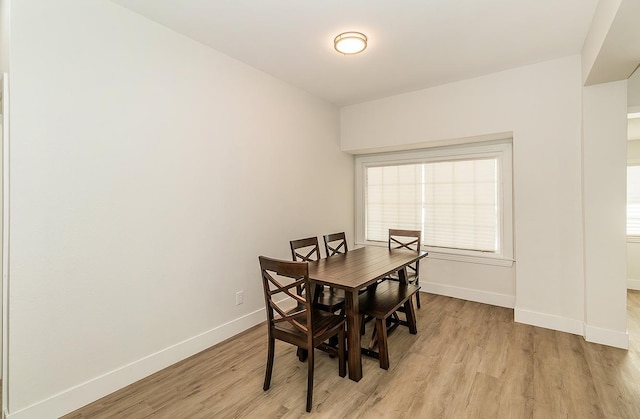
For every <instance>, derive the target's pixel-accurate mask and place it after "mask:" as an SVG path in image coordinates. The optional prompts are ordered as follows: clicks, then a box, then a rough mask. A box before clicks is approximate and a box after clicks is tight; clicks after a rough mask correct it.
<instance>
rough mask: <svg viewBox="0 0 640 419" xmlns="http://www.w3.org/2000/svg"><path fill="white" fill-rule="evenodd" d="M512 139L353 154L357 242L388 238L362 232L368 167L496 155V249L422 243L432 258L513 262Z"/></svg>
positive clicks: (372, 242)
mask: <svg viewBox="0 0 640 419" xmlns="http://www.w3.org/2000/svg"><path fill="white" fill-rule="evenodd" d="M512 156H513V152H512V140H511V139H505V140H501V141H494V142H490V143H471V144H469V143H467V144H459V145H455V146H445V147H432V148H422V149H415V150H408V151H399V152H389V153H376V154H363V155H358V156H356V157H355V165H354V166H355V182H356V185H355V194H356V197H355V201H356V202H355V210H356V211H355V213H356V226H355V227H356V228H355V230H356V244H358V245H366V246H387V242H386V241H385V242H379V241H367V240H365V237H364V232H365V221H366V220H365V200H366V196H365V192H366V191H365V177H366V170H367V168H368V167H373V166H387V165H389V166H392V165H396V164H398V165H399V164H411V163H432V162H440V161H454V160H470V159H481V158H496V159H497V161H498V167H499V169H498V202H499V204H498V205H499V207H500V216H499V220H498V224H499V227H498V229H499V242H500V251H499V252H496V253H494V252H482V251H474V250H464V249H445V248H441V247H431V246H428V245H422V248H423V250H425V251H428V252H429V257H431V258H434V259H445V260H454V261H462V262H470V263H481V264H488V265H498V266H511V265H512V264H513V262H514V246H513V163H512Z"/></svg>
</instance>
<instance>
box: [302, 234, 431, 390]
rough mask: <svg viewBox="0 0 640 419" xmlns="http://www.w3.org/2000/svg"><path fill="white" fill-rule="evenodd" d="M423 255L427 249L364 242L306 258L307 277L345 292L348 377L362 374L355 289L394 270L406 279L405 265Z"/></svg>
mask: <svg viewBox="0 0 640 419" xmlns="http://www.w3.org/2000/svg"><path fill="white" fill-rule="evenodd" d="M425 256H427V252H423V251H419V252H416V251H411V250H406V249H388V248H387V247H381V246H364V247H360V248H357V249H353V250H349V251H348V252H345V253H342V254H336V255H333V256H330V257H327V258H324V259H319V260H317V261H313V262H309V280H310V281H312V282H314V283H316V284H318V285H325V286H329V287H332V288H336V289H341V290H343V291H344V294H345V316H346V320H347V351H348V352H347V355H348V358H347V362H348V370H349V378H350V379H351V380H353V381H360V379H361V378H362V357H361V356H362V353H361V347H360V345H361V342H360V340H361V336H360V307H359V298H358V295H359V291H360V290H362V289H364V288H366V287H368V286H371V285H373V284H375V283H376V282H378V281H379V280H381V279H383V278H385V277H388V276H389V275H391V274H393V273H395V272H398V276H399V278H400V281H401V282H405V283H406V281H407V279H406V278H407V276H406V267H407V266H408V265H411V264H413V263H415V262H416V261H418V260H419V259H422V258H424V257H425Z"/></svg>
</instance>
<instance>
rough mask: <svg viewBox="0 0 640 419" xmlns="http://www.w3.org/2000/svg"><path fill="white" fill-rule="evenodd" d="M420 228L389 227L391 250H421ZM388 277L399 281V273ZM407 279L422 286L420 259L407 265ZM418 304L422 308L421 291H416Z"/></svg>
mask: <svg viewBox="0 0 640 419" xmlns="http://www.w3.org/2000/svg"><path fill="white" fill-rule="evenodd" d="M421 235H422V234H421V232H420V230H399V229H393V228H390V229H389V250H391V249H407V250H411V251H414V252H419V251H420V236H421ZM387 279H391V280H395V281H398V275H397V274H393V275H391V276H389V277H388V278H387ZM407 280H408V281H409V283H410V284H414V285H417V286H420V261H419V260H418V261H416V263H414V264H412V265H409V266H407ZM416 305H417V306H418V308H420V293H419V292H418V293H416Z"/></svg>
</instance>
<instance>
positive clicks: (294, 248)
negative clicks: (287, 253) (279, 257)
mask: <svg viewBox="0 0 640 419" xmlns="http://www.w3.org/2000/svg"><path fill="white" fill-rule="evenodd" d="M289 245H290V246H291V258H292V259H293V260H294V261H299V262H312V261H314V260H318V259H320V245H319V244H318V238H317V237H309V238H306V239H300V240H291V241H290V242H289Z"/></svg>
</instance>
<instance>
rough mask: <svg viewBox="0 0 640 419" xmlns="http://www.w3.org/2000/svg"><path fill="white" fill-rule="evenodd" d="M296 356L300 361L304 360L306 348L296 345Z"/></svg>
mask: <svg viewBox="0 0 640 419" xmlns="http://www.w3.org/2000/svg"><path fill="white" fill-rule="evenodd" d="M296 356H297V357H298V360H299V361H300V362H304V361H306V360H307V350H306V349H302V348H300V347H298V350H297V351H296Z"/></svg>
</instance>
